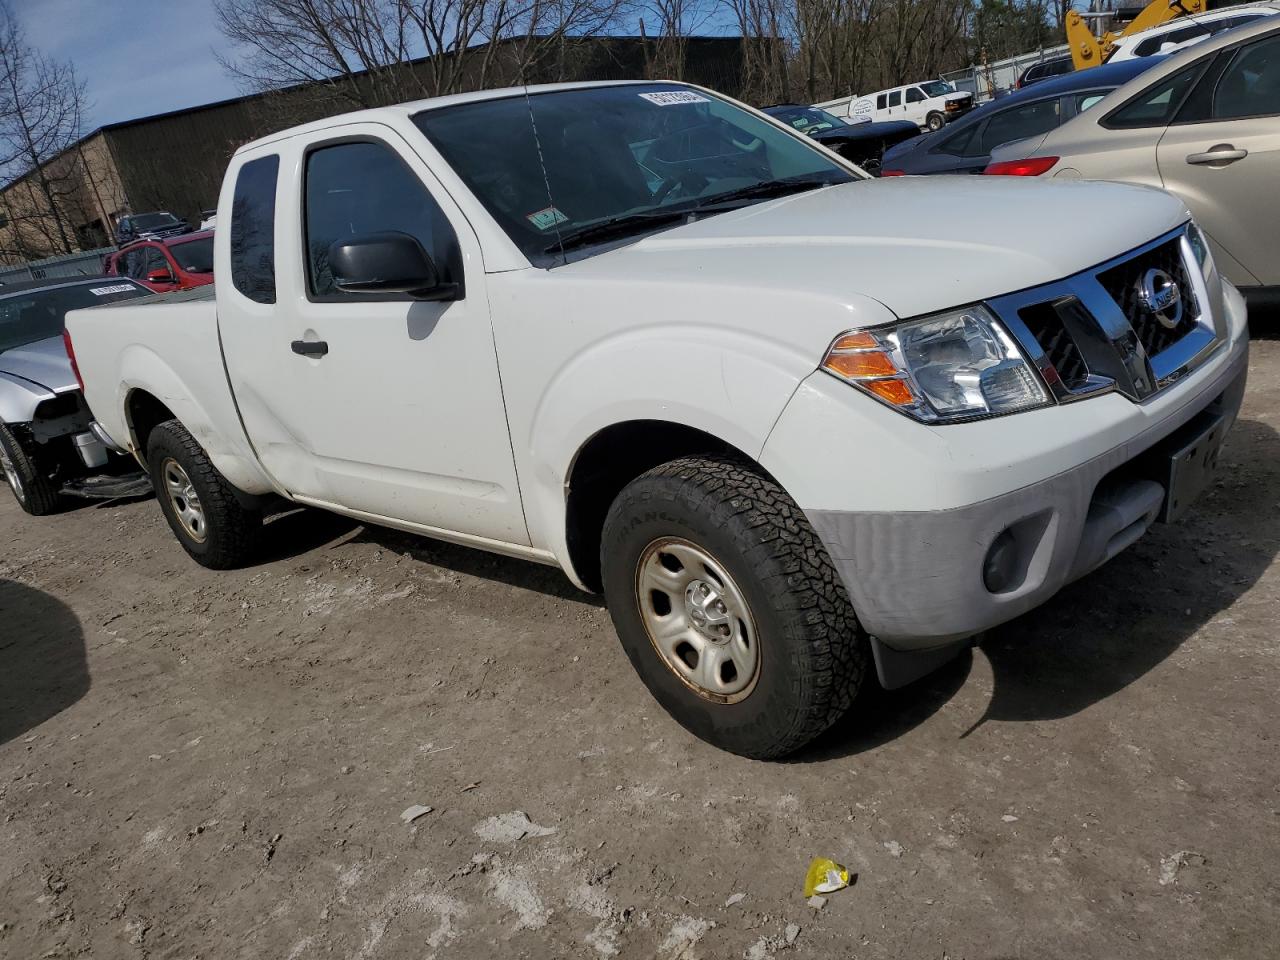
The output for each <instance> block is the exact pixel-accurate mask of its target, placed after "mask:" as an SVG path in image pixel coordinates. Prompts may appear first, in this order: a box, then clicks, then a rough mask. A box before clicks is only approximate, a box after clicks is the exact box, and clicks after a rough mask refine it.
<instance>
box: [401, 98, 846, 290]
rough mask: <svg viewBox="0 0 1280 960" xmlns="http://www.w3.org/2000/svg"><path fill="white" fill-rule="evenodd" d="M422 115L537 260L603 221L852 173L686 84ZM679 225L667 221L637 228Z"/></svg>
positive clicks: (559, 255) (461, 172) (552, 259)
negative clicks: (567, 238)
mask: <svg viewBox="0 0 1280 960" xmlns="http://www.w3.org/2000/svg"><path fill="white" fill-rule="evenodd" d="M414 120H415V122H416V123H417V124H418V126H419V127H420V128H421V129H422V131H423V132H424V133H425V134H426V136H427V137H428V139H430V141H431V142H432V143H433V144H434V145H435V147H436V149H438V150H439V151H440V153H441V154H442V155H443V156H444V158H445V160H446V161H447V162H448V163H449V164H450V165H451V166H452V167H453V169H454V171H455V172H456V173H457V174H458V176H460V177H461V178H462V180H463V181H464V182H465V183H466V184H467V186H468V187H469V188H470V189H471V191H472V192H473V193H474V194H475V195H476V197H477V198H479V200H480V202H481V203H483V204H484V206H485V208H486V209H487V210H488V211H489V213H490V214H491V215H492V216H493V217H494V219H495V220H497V222H498V223H499V224H500V225H501V226H502V228H503V229H504V230H505V231H506V232H507V234H508V235H509V236H510V237H511V239H512V241H513V242H514V243H515V244H516V245H517V246H518V247H519V248H520V249H521V250H522V251H524V253H525V255H526V256H527V257H528V258H529V260H530V261H531V262H532V263H535V264H538V265H540V266H551V265H553V264H555V263H559V262H562V261H563V259H565V256H566V253H567V251H565V250H564V249H563V248H561V247H560V245H559V244H560V243H561V241H562V238H563V237H564V236H565V235H566V234H570V233H573V232H575V231H580V230H582V229H583V228H585V227H588V226H600V225H602V224H604V223H605V222H606V221H616V220H617V219H618V218H622V217H627V218H631V223H633V224H634V223H637V222H640V221H644V220H646V218H648V219H649V220H652V217H653V216H654V215H661V214H663V213H664V212H666V213H668V214H672V215H674V213H675V210H680V211H683V210H686V209H689V210H693V209H694V208H695V207H705V206H707V205H710V204H712V203H714V202H716V201H717V198H718V197H719V196H720V195H724V194H728V193H731V192H736V191H740V190H750V189H753V188H759V187H761V185H762V184H774V185H775V186H776V185H777V181H786V182H787V183H788V184H790V185H791V186H794V187H798V188H807V189H812V188H816V187H818V186H825V185H828V184H832V183H843V182H848V181H851V180H854V179H855V177H854V175H853V174H851V173H849V172H848V171H847V170H846V169H845V168H843V167H841V166H839V165H837V164H836V163H834V162H833V161H832V160H830V159H829V158H828V157H827V156H826V155H825V154H824V153H823V152H821V151H820V150H819V149H818V148H816V147H814V146H811V145H810V141H808V140H806V139H804V138H801V137H797V136H793V135H791V134H789V133H787V132H786V131H784V130H780V129H778V127H777V126H775V125H774V124H772V123H769V122H767V121H765V120H763V119H761V118H759V117H757V116H755V115H753V114H750V113H747V112H746V111H744V110H742V109H741V108H739V107H736V106H733V105H732V104H730V103H726V102H725V101H723V100H720V99H719V98H716V97H714V96H712V95H710V94H704V93H702V92H700V91H693V90H689V89H687V88H681V87H671V86H664V85H658V84H643V85H625V86H616V87H596V88H590V89H584V90H564V91H555V92H550V93H540V94H536V95H534V96H531V97H528V98H525V97H504V98H502V99H497V100H484V101H478V102H473V103H467V104H460V105H458V106H454V107H444V108H441V109H436V110H427V111H424V112H423V113H420V114H418V115H417V116H416V117H415V118H414ZM535 129H536V131H537V135H536V137H535V134H534V131H535ZM760 199H763V198H760ZM724 202H725V203H728V201H724ZM741 202H742V203H746V202H757V201H756V200H753V199H751V198H744V199H743V200H742V201H741ZM673 208H675V209H673ZM721 209H724V208H721ZM712 212H715V211H712V210H708V211H706V215H709V214H710V213H712ZM676 225H677V223H676V222H674V221H672V220H665V221H663V223H662V224H661V225H660V226H656V227H647V228H646V227H644V226H640V227H637V230H636V231H633V232H632V234H631V235H633V236H634V235H638V233H642V232H644V230H645V229H650V230H652V229H664V228H670V227H672V226H676ZM628 229H629V228H628ZM614 237H617V234H611V238H614ZM620 239H625V236H623V237H621V238H620ZM573 249H584V248H582V247H574V248H573Z"/></svg>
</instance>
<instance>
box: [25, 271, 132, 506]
mask: <svg viewBox="0 0 1280 960" xmlns="http://www.w3.org/2000/svg"><path fill="white" fill-rule="evenodd" d="M146 296H151V291H149V290H147V289H146V288H145V287H143V286H141V285H140V284H138V283H136V282H135V281H133V280H130V279H127V278H123V277H93V278H89V279H86V278H76V279H70V280H68V279H57V280H31V281H20V282H18V283H9V284H3V285H0V469H3V472H4V478H5V480H6V482H7V483H8V485H9V488H10V489H11V490H12V491H13V495H14V496H15V497H16V498H17V500H18V503H19V505H20V506H21V507H22V509H23V510H25V511H27V513H30V514H35V515H37V516H39V515H42V514H46V513H52V512H53V511H54V510H56V509H57V508H58V506H59V505H60V504H61V503H62V498H63V497H64V496H66V495H73V496H82V497H121V496H133V495H137V494H142V493H146V492H148V491H149V490H150V489H151V486H150V483H149V482H148V481H147V479H146V477H145V476H143V475H142V474H141V473H139V472H138V471H137V470H136V469H135V468H136V466H137V465H136V464H135V463H133V462H132V460H131V458H127V457H125V456H122V455H121V454H122V453H123V451H120V450H118V449H114V448H113V446H112V445H111V442H110V439H109V438H108V437H107V436H106V435H105V434H104V433H102V432H101V431H100V430H95V429H94V427H95V424H94V423H93V416H92V414H90V412H89V408H88V407H87V406H86V405H85V402H84V396H83V394H82V392H81V389H80V383H79V380H78V377H77V374H76V372H75V370H74V368H73V366H72V361H71V358H70V357H69V356H68V355H67V350H66V347H65V346H64V345H63V341H62V322H63V318H64V317H65V316H66V313H67V311H68V310H78V309H80V308H82V307H92V306H97V305H98V304H102V303H114V302H116V301H119V300H132V299H133V298H135V297H146Z"/></svg>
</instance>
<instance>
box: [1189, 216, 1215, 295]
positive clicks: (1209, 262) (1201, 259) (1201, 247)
mask: <svg viewBox="0 0 1280 960" xmlns="http://www.w3.org/2000/svg"><path fill="white" fill-rule="evenodd" d="M1187 244H1188V245H1189V246H1190V247H1191V252H1192V253H1193V254H1195V257H1196V263H1198V264H1200V272H1201V273H1203V274H1204V278H1205V279H1206V280H1208V279H1209V275H1210V274H1211V273H1213V254H1212V253H1210V252H1209V243H1208V241H1207V240H1205V238H1204V234H1203V233H1201V232H1200V228H1199V227H1197V226H1196V222H1195V221H1194V220H1190V221H1188V222H1187Z"/></svg>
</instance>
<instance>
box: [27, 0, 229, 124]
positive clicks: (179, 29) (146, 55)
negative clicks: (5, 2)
mask: <svg viewBox="0 0 1280 960" xmlns="http://www.w3.org/2000/svg"><path fill="white" fill-rule="evenodd" d="M11 2H12V4H13V9H14V12H15V13H16V14H17V15H18V18H19V19H20V20H21V21H22V25H23V27H24V28H25V30H26V33H27V39H28V40H29V41H30V42H31V44H32V45H33V46H35V47H38V48H40V49H41V50H43V51H44V52H45V53H46V54H49V55H50V56H53V57H55V58H57V59H59V60H70V61H71V62H72V63H74V64H75V66H76V71H77V72H78V73H79V74H80V77H81V79H83V80H85V81H86V82H87V83H88V86H89V110H88V114H87V116H86V117H85V130H86V132H87V131H89V130H92V129H94V128H96V127H100V126H102V125H103V124H106V123H114V122H116V121H117V120H132V119H134V118H135V117H145V116H147V115H149V114H153V113H163V112H165V111H166V110H178V109H181V108H182V107H190V106H194V105H196V104H200V103H211V102H213V101H215V100H224V99H226V98H227V97H234V96H238V95H239V94H240V93H242V92H243V91H242V90H240V88H239V87H238V86H237V85H236V82H235V80H233V79H232V78H231V77H230V76H228V75H227V73H226V71H224V70H223V69H222V67H221V66H220V65H219V64H218V61H217V60H216V59H215V58H214V53H213V51H214V48H217V49H218V50H220V51H226V50H227V49H228V45H227V41H226V40H225V39H224V38H223V36H222V34H220V33H219V32H218V27H217V23H216V21H215V19H214V15H213V3H212V0H124V2H121V0H11Z"/></svg>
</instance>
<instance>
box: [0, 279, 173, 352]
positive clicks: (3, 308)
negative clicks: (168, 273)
mask: <svg viewBox="0 0 1280 960" xmlns="http://www.w3.org/2000/svg"><path fill="white" fill-rule="evenodd" d="M150 292H151V291H149V290H144V289H143V288H142V287H139V286H137V285H136V284H132V283H129V282H128V281H124V280H120V279H117V278H114V277H113V278H111V279H103V280H102V281H101V282H97V283H78V284H75V285H74V286H69V287H55V288H53V289H52V290H34V291H32V292H30V293H15V294H13V295H12V296H9V297H0V353H2V352H4V351H5V350H11V349H13V348H14V347H20V346H22V345H23V344H27V343H35V342H36V341H37V340H47V339H48V338H50V337H60V336H62V321H63V318H64V317H66V315H67V311H68V310H79V309H81V308H83V307H93V306H97V305H98V304H102V303H116V302H117V301H120V300H132V299H134V298H135V297H145V296H147V295H148V294H149V293H150Z"/></svg>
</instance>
